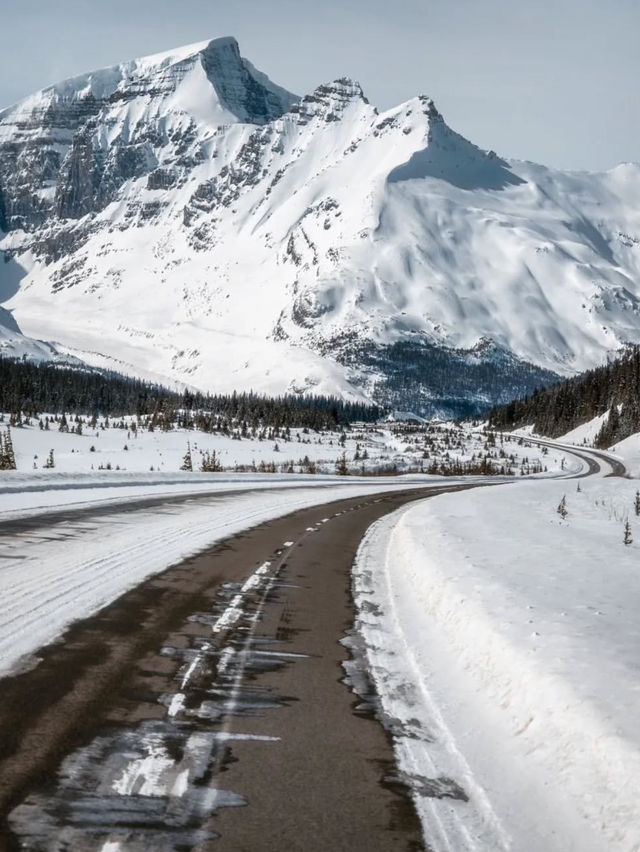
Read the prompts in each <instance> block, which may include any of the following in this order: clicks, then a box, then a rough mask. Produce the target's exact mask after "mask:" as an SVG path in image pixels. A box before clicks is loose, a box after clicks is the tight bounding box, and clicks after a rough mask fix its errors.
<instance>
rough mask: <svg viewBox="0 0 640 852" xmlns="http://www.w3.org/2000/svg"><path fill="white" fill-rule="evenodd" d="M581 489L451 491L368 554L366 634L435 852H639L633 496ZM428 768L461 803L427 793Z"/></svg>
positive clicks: (361, 599)
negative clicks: (455, 789) (461, 795)
mask: <svg viewBox="0 0 640 852" xmlns="http://www.w3.org/2000/svg"><path fill="white" fill-rule="evenodd" d="M577 487H578V486H577V483H576V482H564V483H560V482H545V483H531V482H528V483H519V484H516V485H514V486H513V487H512V488H509V489H504V488H495V489H494V488H491V489H484V488H483V489H476V490H474V491H470V492H465V493H462V494H455V495H445V496H442V497H438V498H434V499H432V500H429V501H424V502H421V503H419V504H417V505H414V506H413V507H412V508H409V509H403V510H400V511H399V512H397V513H396V514H395V516H390V517H389V518H387V519H383V520H382V521H380V522H378V524H377V525H374V527H373V528H372V529H371V531H370V532H369V534H368V535H367V537H366V539H365V541H364V542H363V544H362V547H361V550H360V553H359V557H358V562H357V566H356V579H355V589H356V599H357V602H358V605H359V610H360V614H359V619H360V623H361V630H362V632H363V633H364V636H365V639H366V641H367V644H368V646H369V652H368V653H369V658H370V662H371V665H372V669H373V674H374V677H375V679H376V683H377V686H378V690H379V692H380V695H381V698H382V703H383V706H384V709H385V712H386V713H387V714H388V716H389V717H391V718H393V719H396V720H400V722H401V723H402V725H403V728H401V730H403V731H404V733H399V734H398V736H397V748H398V756H399V760H400V763H401V765H402V768H403V769H404V770H405V771H406V772H407V773H408V774H409V775H410V776H413V777H414V789H415V791H416V799H417V803H418V807H419V812H420V814H421V816H422V818H423V825H424V830H425V835H426V840H427V842H430V841H431V842H432V843H433V845H434V848H438V849H440V848H443V849H451V850H456V852H462V850H467V849H478V850H487V849H492V850H494V849H496V850H499V849H509V850H513V852H538V850H541V849H544V850H548V852H555V851H556V850H557V852H570V850H575V852H604V850H617V851H618V852H631V850H637V849H638V848H640V805H639V804H638V797H637V790H638V789H639V785H640V734H639V733H638V729H637V707H638V696H639V694H640V671H639V669H638V662H637V661H638V659H639V657H640V629H639V628H638V626H637V624H638V622H637V613H638V609H639V607H640V574H639V569H638V552H637V550H638V546H639V545H638V543H637V541H634V542H633V543H632V544H630V545H628V546H625V545H624V544H623V527H624V522H625V520H626V519H627V518H629V520H630V523H631V528H632V534H633V535H635V536H637V537H638V539H640V519H636V516H635V513H634V506H633V504H634V495H635V491H636V487H637V485H636V484H634V483H631V482H627V481H625V480H602V479H600V480H587V481H582V482H581V483H580V489H581V490H580V491H577ZM563 495H566V503H567V510H568V514H567V517H566V519H565V520H562V518H561V517H560V515H558V513H557V511H556V510H557V506H558V504H559V502H560V500H561V498H562V497H563ZM375 613H380V614H378V615H376V614H375ZM445 719H446V724H445V722H444V721H443V720H445ZM430 740H433V742H431V741H430ZM435 766H437V767H438V774H439V775H445V776H447V777H448V778H450V779H453V781H454V782H455V783H456V784H457V785H459V786H460V788H461V789H463V790H464V791H465V793H466V794H467V795H468V796H469V800H470V801H469V802H468V803H467V802H464V801H461V800H459V799H458V800H456V799H451V798H443V799H438V798H434V797H433V793H432V792H431V793H427V794H425V793H424V790H425V789H426V790H429V789H430V787H429V784H426V785H425V779H431V781H432V780H433V776H434V771H435V769H434V767H435ZM432 786H433V784H431V787H432ZM421 790H422V791H423V792H422V793H421Z"/></svg>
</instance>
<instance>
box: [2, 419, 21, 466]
mask: <svg viewBox="0 0 640 852" xmlns="http://www.w3.org/2000/svg"><path fill="white" fill-rule="evenodd" d="M16 469H17V468H16V457H15V453H14V451H13V441H12V440H11V429H10V428H9V427H8V426H7V428H6V429H5V430H4V432H0V470H16Z"/></svg>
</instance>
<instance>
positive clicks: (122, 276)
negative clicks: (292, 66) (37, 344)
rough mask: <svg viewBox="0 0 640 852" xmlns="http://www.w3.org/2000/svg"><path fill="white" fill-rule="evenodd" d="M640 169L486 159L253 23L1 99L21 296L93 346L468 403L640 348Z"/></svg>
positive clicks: (240, 380) (301, 382) (42, 324)
mask: <svg viewBox="0 0 640 852" xmlns="http://www.w3.org/2000/svg"><path fill="white" fill-rule="evenodd" d="M638 211H640V168H638V167H637V166H634V165H627V166H621V167H618V168H617V169H614V170H612V171H611V172H609V173H606V174H602V175H588V174H565V173H560V172H556V171H552V170H549V169H545V168H544V167H542V166H536V165H534V164H528V163H527V164H525V163H513V162H509V161H507V160H504V159H502V158H500V157H498V156H497V155H496V154H494V153H493V152H485V151H482V150H480V149H479V148H477V147H476V146H474V145H473V144H472V143H470V142H468V141H467V140H465V139H463V138H462V137H461V136H459V135H458V134H457V133H455V131H453V130H452V129H451V128H449V127H448V126H447V124H446V122H445V120H444V118H443V117H442V115H441V114H440V113H439V112H438V110H437V109H436V107H435V105H434V103H433V101H431V99H429V98H427V97H424V96H421V97H418V98H415V99H413V100H411V101H409V102H407V103H406V104H402V105H401V106H399V107H397V108H394V109H392V110H389V111H387V112H385V113H382V114H380V113H379V112H378V110H377V109H376V108H375V107H374V106H373V105H371V104H370V103H369V102H368V101H367V99H366V98H365V96H364V94H363V92H362V90H361V88H360V86H359V85H358V84H357V83H355V82H354V81H352V80H350V79H347V78H340V79H337V80H335V81H334V82H332V83H329V84H326V85H322V86H319V87H318V88H317V89H316V90H315V91H314V92H312V93H311V94H308V95H306V96H304V97H302V98H297V97H296V96H294V95H293V94H291V93H289V92H287V91H285V90H284V89H281V88H280V87H278V86H276V85H275V84H273V83H272V82H271V81H270V80H269V79H268V78H267V77H265V76H264V75H263V74H261V73H260V72H258V71H256V69H255V68H253V66H252V65H251V64H250V63H249V62H248V61H247V60H245V59H243V58H242V57H241V56H240V52H239V49H238V45H237V43H236V42H235V40H233V39H217V40H215V41H212V42H208V43H203V44H201V45H195V46H191V47H188V48H181V49H179V50H176V51H171V52H169V53H166V54H160V55H157V56H153V57H146V58H144V59H139V60H134V61H133V62H130V63H127V64H124V65H120V66H116V67H114V68H110V69H106V70H102V71H97V72H94V73H91V74H86V75H83V76H80V77H78V78H75V79H73V80H69V81H65V82H63V83H61V84H59V85H57V86H52V87H50V88H49V89H46V90H44V91H42V92H40V93H37V94H36V95H33V96H32V97H30V98H28V99H26V100H25V101H23V102H22V103H20V104H17V105H16V106H14V107H11V108H9V109H7V110H4V111H3V112H0V229H1V230H2V231H4V232H5V235H4V237H3V238H2V241H1V242H0V250H1V251H3V252H4V260H5V262H4V263H2V262H0V302H2V301H4V302H5V304H6V305H7V306H9V307H10V308H11V309H12V310H13V311H14V312H15V316H16V317H17V318H18V321H19V322H20V325H21V327H22V328H23V329H24V330H25V331H26V332H27V333H30V334H32V335H33V336H36V337H39V338H44V339H49V340H57V341H61V343H62V345H63V346H64V347H65V348H66V350H69V349H73V350H74V351H76V352H77V353H79V354H80V355H81V357H83V358H85V360H88V361H91V362H92V363H100V364H104V363H108V364H110V365H111V366H114V367H115V368H119V369H126V370H127V371H129V372H136V373H138V374H140V375H149V376H153V377H154V378H158V377H166V378H168V379H170V380H176V381H182V382H186V383H188V384H192V385H195V386H197V387H200V388H204V389H218V390H221V391H226V390H231V389H234V388H238V389H240V388H253V389H256V390H263V391H265V392H283V391H286V390H293V391H300V392H304V391H305V390H315V391H318V392H329V393H332V392H335V393H340V394H347V395H356V396H360V397H363V396H364V397H372V396H373V397H376V398H379V399H386V400H389V401H392V402H393V404H396V405H397V406H398V407H402V408H407V407H414V408H418V409H419V410H421V411H423V412H426V413H428V412H439V413H441V414H447V415H449V414H455V413H459V412H461V411H472V410H474V408H479V407H482V406H483V405H485V404H487V403H492V402H495V401H498V400H504V399H505V398H508V397H509V396H512V395H514V394H517V393H519V392H521V391H525V390H529V389H531V388H532V387H533V386H535V385H537V384H543V383H545V382H546V381H549V379H550V378H552V377H553V375H555V374H557V373H560V374H563V375H564V374H570V373H571V372H573V371H576V370H579V369H584V368H585V367H588V366H591V365H592V364H594V363H597V362H599V361H600V360H602V359H603V358H604V357H606V354H607V353H608V352H610V351H613V350H616V349H618V348H619V347H620V346H624V345H625V344H626V343H627V342H637V341H640V285H639V283H638V282H639V278H640V249H639V248H638V246H640V213H639V212H638Z"/></svg>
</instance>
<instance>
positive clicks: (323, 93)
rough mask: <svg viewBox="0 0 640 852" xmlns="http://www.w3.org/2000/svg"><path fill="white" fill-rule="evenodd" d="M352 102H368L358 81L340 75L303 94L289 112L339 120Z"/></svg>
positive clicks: (307, 116) (303, 115) (328, 119)
mask: <svg viewBox="0 0 640 852" xmlns="http://www.w3.org/2000/svg"><path fill="white" fill-rule="evenodd" d="M353 103H360V104H368V103H369V101H368V100H367V98H366V97H365V95H364V92H363V91H362V87H361V86H360V83H358V82H356V81H355V80H352V79H351V78H349V77H340V78H338V79H337V80H333V81H332V82H331V83H323V84H322V85H320V86H318V87H317V88H316V89H314V91H313V92H312V93H311V94H310V95H305V96H304V97H303V98H302V100H301V101H300V103H298V104H295V105H294V106H293V107H292V108H291V112H297V113H300V115H301V116H302V117H304V118H307V119H308V118H312V117H313V116H317V117H319V118H324V119H325V121H339V120H340V118H341V116H342V114H343V113H344V111H345V110H346V109H347V108H348V107H349V106H350V105H351V104H353Z"/></svg>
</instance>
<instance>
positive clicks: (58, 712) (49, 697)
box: [0, 486, 469, 852]
mask: <svg viewBox="0 0 640 852" xmlns="http://www.w3.org/2000/svg"><path fill="white" fill-rule="evenodd" d="M463 487H469V486H463ZM443 490H450V489H448V488H446V487H436V488H434V489H432V490H429V491H428V492H426V491H425V490H424V489H414V490H411V491H406V492H393V493H390V494H387V495H374V496H370V497H361V498H352V499H349V500H343V501H340V502H337V503H332V504H328V505H324V506H320V507H316V508H313V509H308V510H304V511H301V512H298V513H296V514H294V515H290V516H288V517H285V518H280V519H277V520H274V521H271V522H269V523H266V524H263V525H261V526H259V527H256V528H254V529H252V530H250V531H248V532H246V533H244V534H241V535H238V536H235V537H233V538H231V539H229V540H227V541H225V542H222V543H221V544H219V545H218V546H216V547H215V548H214V549H212V550H211V551H209V552H206V553H204V554H201V555H200V556H198V557H195V558H193V559H190V560H188V561H186V562H184V563H182V564H181V565H178V566H176V567H174V568H171V569H169V570H168V571H166V572H164V573H163V574H161V575H159V576H157V577H154V578H152V579H151V580H149V581H147V582H145V583H143V584H142V585H140V586H139V587H137V588H136V589H135V590H133V591H131V592H129V593H127V594H125V595H124V596H122V597H121V598H120V599H118V600H117V601H115V602H114V603H113V604H111V605H110V606H108V607H106V608H105V609H104V610H102V611H101V612H100V613H98V614H97V615H95V616H94V617H92V618H90V619H87V620H85V621H82V622H77V623H76V624H74V625H73V626H72V627H71V628H70V630H69V631H68V632H67V634H66V635H65V636H64V637H63V639H62V640H60V641H58V642H57V643H55V644H53V645H51V646H49V647H48V648H46V649H43V651H42V652H41V655H40V656H41V662H40V663H39V665H38V666H37V667H36V668H34V669H32V670H31V671H29V672H26V673H23V674H21V675H19V676H16V677H13V678H7V679H5V680H4V681H2V682H0V731H1V732H2V738H1V740H0V815H1V817H2V823H0V846H1V847H2V848H5V849H25V848H26V849H33V850H63V849H64V850H66V852H76V850H77V852H79V851H80V850H83V852H84V850H103V852H118V850H127V852H137V851H138V850H145V852H146V850H150V849H153V850H158V851H159V852H162V850H183V849H198V850H208V849H212V850H234V852H241V851H242V850H247V852H262V850H264V852H269V850H283V849H289V850H308V851H309V852H313V850H323V852H326V850H367V851H368V852H369V850H371V852H375V850H380V852H382V850H385V852H389V850H417V849H421V848H422V845H421V844H422V841H421V832H420V826H419V822H418V820H417V817H416V815H415V812H414V809H413V805H412V803H411V799H410V797H409V796H408V794H407V791H406V789H405V788H404V787H403V786H402V784H401V783H399V781H398V779H397V778H396V776H395V767H394V760H393V752H392V748H391V744H390V741H389V738H388V735H387V733H386V732H385V730H384V729H383V727H382V726H381V725H380V724H379V723H378V722H377V721H376V720H375V719H374V718H373V717H372V715H371V713H370V712H368V710H367V708H366V707H365V708H364V709H362V707H361V706H360V705H361V702H360V701H359V700H358V699H357V698H356V696H354V695H353V694H352V693H351V692H350V691H349V689H348V687H347V686H346V685H345V684H344V683H343V682H342V679H343V670H342V662H343V660H345V659H346V658H347V657H348V652H347V651H346V650H345V647H344V646H343V645H341V644H340V639H341V638H343V637H344V636H345V634H346V633H347V631H348V630H349V628H350V627H351V625H352V623H353V619H354V612H353V605H352V601H351V595H350V570H351V566H352V563H353V560H354V557H355V553H356V551H357V548H358V545H359V543H360V540H361V539H362V536H363V534H364V532H365V531H366V529H367V528H368V527H369V526H370V525H371V524H372V523H373V522H374V521H375V520H376V519H377V518H379V517H381V516H382V515H384V514H386V513H387V512H391V511H393V510H394V509H396V508H398V507H399V506H401V505H403V504H404V503H406V502H408V501H410V500H414V499H418V498H420V499H422V498H424V497H425V496H428V495H429V494H431V495H435V494H438V493H441V492H442V491H443ZM145 508H148V505H147V506H145ZM64 521H65V518H64V517H61V518H60V522H61V523H64Z"/></svg>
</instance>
